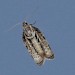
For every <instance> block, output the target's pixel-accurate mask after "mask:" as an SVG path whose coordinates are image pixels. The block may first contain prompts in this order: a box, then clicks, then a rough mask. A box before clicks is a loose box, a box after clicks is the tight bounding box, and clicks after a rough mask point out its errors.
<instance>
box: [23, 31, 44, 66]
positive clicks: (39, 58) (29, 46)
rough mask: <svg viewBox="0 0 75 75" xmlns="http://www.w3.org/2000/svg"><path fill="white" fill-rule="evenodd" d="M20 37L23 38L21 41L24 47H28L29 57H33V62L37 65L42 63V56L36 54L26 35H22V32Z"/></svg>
mask: <svg viewBox="0 0 75 75" xmlns="http://www.w3.org/2000/svg"><path fill="white" fill-rule="evenodd" d="M22 39H23V42H24V44H25V46H26V48H27V49H28V52H29V53H30V55H31V57H32V58H33V59H34V61H35V63H36V64H38V65H42V64H43V63H44V58H43V57H42V56H40V55H38V53H37V52H36V51H35V49H34V47H33V46H32V44H31V42H30V40H28V39H27V38H26V35H24V32H23V35H22Z"/></svg>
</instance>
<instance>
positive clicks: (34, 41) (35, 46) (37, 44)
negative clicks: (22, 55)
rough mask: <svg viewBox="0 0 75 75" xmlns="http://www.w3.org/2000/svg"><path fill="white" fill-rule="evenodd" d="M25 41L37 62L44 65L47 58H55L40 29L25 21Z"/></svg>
mask: <svg viewBox="0 0 75 75" xmlns="http://www.w3.org/2000/svg"><path fill="white" fill-rule="evenodd" d="M23 42H24V43H25V44H26V47H27V49H28V52H29V53H30V55H31V56H32V58H33V59H34V61H35V62H36V63H37V64H39V65H42V64H43V62H44V60H45V58H47V59H53V58H54V54H53V52H52V51H51V48H50V47H49V45H48V43H47V41H46V39H45V37H44V36H43V34H42V33H41V32H40V30H39V29H38V28H36V27H34V26H32V24H28V23H26V22H23Z"/></svg>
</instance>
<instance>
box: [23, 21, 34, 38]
mask: <svg viewBox="0 0 75 75" xmlns="http://www.w3.org/2000/svg"><path fill="white" fill-rule="evenodd" d="M22 27H23V32H24V33H25V34H26V35H27V36H28V37H31V36H32V32H33V31H32V27H31V24H28V23H27V22H23V26H22Z"/></svg>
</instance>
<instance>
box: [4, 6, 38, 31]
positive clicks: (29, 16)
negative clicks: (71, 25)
mask: <svg viewBox="0 0 75 75" xmlns="http://www.w3.org/2000/svg"><path fill="white" fill-rule="evenodd" d="M38 9H39V6H38V5H37V7H36V8H35V9H34V11H32V13H31V14H30V15H29V14H28V15H27V16H26V17H25V18H24V20H23V21H21V22H19V23H17V24H15V25H14V26H12V27H11V28H10V29H8V30H7V31H5V32H9V31H11V30H12V29H13V28H15V27H16V26H18V25H20V24H22V22H24V21H26V19H28V18H31V17H32V16H33V14H34V13H35V12H36V11H37V10H38ZM35 23H36V21H35V22H34V23H33V24H35Z"/></svg>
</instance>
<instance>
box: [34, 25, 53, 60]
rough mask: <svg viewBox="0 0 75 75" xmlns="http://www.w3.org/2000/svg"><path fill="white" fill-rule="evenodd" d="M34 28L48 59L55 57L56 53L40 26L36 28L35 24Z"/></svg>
mask: <svg viewBox="0 0 75 75" xmlns="http://www.w3.org/2000/svg"><path fill="white" fill-rule="evenodd" d="M33 28H34V30H35V32H36V34H37V37H38V39H39V42H40V44H41V47H42V48H43V50H44V52H45V57H46V58H48V59H53V58H54V54H53V52H52V50H51V48H50V46H49V44H48V42H47V40H46V39H45V37H44V35H43V34H42V32H41V31H40V30H39V29H38V28H36V27H34V26H33Z"/></svg>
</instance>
